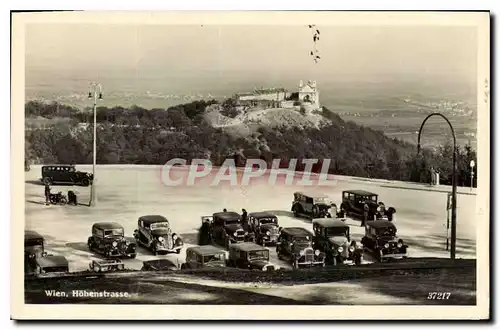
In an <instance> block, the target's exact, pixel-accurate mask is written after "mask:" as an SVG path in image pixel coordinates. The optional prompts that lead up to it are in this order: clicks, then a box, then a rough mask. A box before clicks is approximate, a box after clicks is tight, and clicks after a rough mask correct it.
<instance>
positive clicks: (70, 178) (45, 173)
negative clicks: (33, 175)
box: [41, 165, 94, 186]
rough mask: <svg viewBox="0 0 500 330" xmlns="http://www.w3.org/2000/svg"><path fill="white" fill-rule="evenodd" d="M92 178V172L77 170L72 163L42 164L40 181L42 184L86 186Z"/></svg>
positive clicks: (90, 182)
mask: <svg viewBox="0 0 500 330" xmlns="http://www.w3.org/2000/svg"><path fill="white" fill-rule="evenodd" d="M93 180H94V175H93V174H92V173H87V172H81V171H77V170H76V168H75V166H74V165H46V166H42V178H41V181H42V182H43V183H44V184H50V185H51V184H55V183H63V184H76V185H82V186H88V185H90V184H92V181H93Z"/></svg>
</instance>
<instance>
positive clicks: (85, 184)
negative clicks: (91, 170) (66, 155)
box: [82, 178, 90, 187]
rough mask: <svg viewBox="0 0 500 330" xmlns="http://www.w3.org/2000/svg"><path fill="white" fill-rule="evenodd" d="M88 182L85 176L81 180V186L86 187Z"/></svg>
mask: <svg viewBox="0 0 500 330" xmlns="http://www.w3.org/2000/svg"><path fill="white" fill-rule="evenodd" d="M89 184H90V181H89V179H87V178H85V179H83V180H82V185H83V186H85V187H88V185H89Z"/></svg>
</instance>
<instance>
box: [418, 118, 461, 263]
mask: <svg viewBox="0 0 500 330" xmlns="http://www.w3.org/2000/svg"><path fill="white" fill-rule="evenodd" d="M433 116H439V117H441V118H443V119H444V120H446V122H447V123H448V125H449V126H450V129H451V133H452V135H453V172H452V190H451V249H450V258H451V259H452V260H455V253H456V242H457V177H456V172H457V166H456V164H457V139H456V137H455V130H454V129H453V126H452V125H451V123H450V121H449V120H448V118H446V117H445V116H444V115H443V114H441V113H439V112H435V113H431V114H430V115H428V116H427V117H426V118H425V119H424V121H423V122H422V125H420V130H419V131H418V145H417V153H420V135H421V134H422V129H423V128H424V124H425V122H426V121H427V120H428V119H429V118H431V117H433Z"/></svg>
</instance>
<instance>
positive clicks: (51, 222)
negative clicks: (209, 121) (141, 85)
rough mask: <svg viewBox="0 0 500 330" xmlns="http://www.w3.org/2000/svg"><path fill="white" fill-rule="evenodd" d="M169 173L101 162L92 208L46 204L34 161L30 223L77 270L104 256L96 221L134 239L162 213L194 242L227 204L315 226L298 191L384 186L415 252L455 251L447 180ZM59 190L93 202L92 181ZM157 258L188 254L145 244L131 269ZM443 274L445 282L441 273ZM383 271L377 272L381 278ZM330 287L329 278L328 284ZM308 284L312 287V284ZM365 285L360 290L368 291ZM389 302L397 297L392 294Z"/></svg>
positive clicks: (468, 250)
mask: <svg viewBox="0 0 500 330" xmlns="http://www.w3.org/2000/svg"><path fill="white" fill-rule="evenodd" d="M77 169H79V170H91V166H77ZM173 173H174V176H176V175H181V176H182V175H185V169H184V168H182V167H179V168H174V169H173ZM162 175H164V173H162V170H161V167H160V166H98V167H97V171H96V177H97V182H96V188H97V192H98V204H97V206H96V207H92V208H89V207H88V206H86V205H79V206H69V205H67V206H54V205H52V206H45V205H44V197H43V186H41V185H40V184H39V182H38V179H39V178H40V167H39V166H33V168H32V169H31V171H30V172H27V173H26V184H25V188H26V190H25V196H26V204H25V212H26V225H25V226H26V228H27V229H32V230H36V231H38V232H39V233H40V234H42V235H43V236H45V238H46V244H47V251H48V252H49V253H53V254H62V255H64V256H66V258H67V259H68V260H69V262H70V271H73V272H74V271H83V270H86V269H87V268H88V264H89V262H90V261H91V260H93V259H97V258H99V256H97V255H94V254H93V253H91V252H89V251H88V249H87V244H86V242H87V238H88V237H89V235H90V228H91V226H92V224H93V223H94V222H98V221H116V222H119V223H121V224H122V225H123V226H124V228H125V235H126V236H127V237H128V238H129V239H132V233H133V231H134V229H135V228H136V226H137V218H138V217H139V216H141V215H146V214H162V215H164V216H166V217H167V218H168V219H169V221H170V223H171V226H172V229H173V230H174V231H175V232H176V233H178V234H180V235H181V236H182V237H183V238H184V241H185V243H186V246H190V245H194V244H197V231H198V229H199V227H200V225H201V216H202V215H211V214H212V213H214V212H218V211H221V210H222V209H223V208H227V209H228V210H234V211H237V212H241V209H242V208H245V209H246V210H247V211H248V212H254V211H263V210H267V211H272V212H274V213H275V214H276V215H277V216H278V217H279V223H280V226H282V227H291V226H300V227H304V228H307V229H309V230H312V224H311V221H310V220H306V219H297V218H295V217H293V215H292V214H291V212H290V207H291V202H292V199H293V192H294V191H297V190H299V191H305V192H319V193H324V194H327V195H329V196H331V197H332V199H333V200H334V201H335V202H336V203H337V205H340V197H341V192H342V190H346V189H364V190H369V191H372V192H375V193H378V194H379V200H381V201H383V202H384V203H385V204H386V205H387V206H394V207H395V208H396V210H397V213H396V216H395V223H396V225H397V227H398V233H399V236H400V237H401V238H403V240H404V241H405V242H406V244H408V245H409V253H410V257H444V258H447V257H449V252H447V251H446V250H445V244H446V196H447V194H446V191H447V188H446V187H440V188H439V189H440V190H436V191H427V190H426V189H427V188H426V187H425V186H423V185H417V184H411V183H399V184H397V185H395V184H394V183H391V182H387V181H384V180H381V181H376V180H368V179H364V180H363V179H361V178H359V179H356V178H347V177H333V179H335V181H333V183H334V185H332V186H308V187H305V186H297V185H285V184H283V182H281V181H280V180H279V179H278V182H277V183H276V185H274V186H269V185H268V184H267V179H266V178H265V177H262V178H260V179H253V180H252V181H251V185H249V186H231V185H229V184H227V183H226V184H224V183H222V184H220V185H217V186H211V185H210V183H211V182H212V180H213V177H206V178H203V179H200V180H199V181H197V182H196V185H194V186H188V185H180V186H176V187H173V186H167V185H165V184H164V183H163V182H162V180H161V178H162ZM402 185H404V187H403V186H402ZM417 189H422V190H417ZM59 190H60V191H63V192H64V193H66V192H67V191H68V190H74V191H76V192H77V195H78V199H79V203H81V204H87V203H88V201H89V198H90V196H89V193H90V188H89V187H76V186H74V187H73V186H53V187H52V192H57V191H59ZM448 190H449V189H448ZM457 198H458V201H457V203H458V209H457V223H458V226H457V258H472V259H473V258H475V257H476V224H475V222H474V221H475V220H474V219H475V199H476V196H475V194H474V193H473V192H472V193H471V192H470V190H469V189H459V195H458V197H457ZM348 223H349V224H350V225H351V236H352V238H353V239H355V240H356V241H359V240H360V239H361V237H362V236H363V234H364V229H363V228H362V227H360V226H359V224H360V222H359V221H356V220H348ZM270 251H271V253H270V254H271V261H272V262H273V263H275V264H277V265H279V266H280V267H281V268H284V269H286V268H290V265H288V264H287V263H286V262H284V261H280V260H278V259H277V257H276V253H275V251H274V248H270ZM155 258H168V259H170V260H172V261H174V262H175V263H178V264H180V263H182V262H183V261H184V258H185V253H184V250H183V252H181V254H179V255H176V254H171V255H167V256H156V257H155V256H153V255H152V254H151V253H150V252H149V251H147V250H145V249H142V248H139V249H138V256H137V258H136V259H133V260H125V264H126V267H127V268H129V269H136V270H139V269H140V268H141V267H142V261H144V260H150V259H155ZM370 261H371V260H370V258H369V257H367V258H366V259H365V263H370ZM391 276H392V277H391ZM411 276H413V277H414V278H416V279H417V278H419V279H422V281H424V280H423V278H425V276H423V275H422V274H413V275H411ZM456 276H459V275H456ZM470 276H471V277H467V279H466V278H465V277H464V278H463V280H464V281H469V280H470V281H469V282H470V284H469V285H468V289H467V290H469V291H470V290H472V291H471V292H473V291H474V290H475V289H474V288H473V287H472V286H474V287H475V272H473V271H471V275H470ZM439 278H440V279H441V280H440V281H441V282H439V281H438V280H437V279H439ZM382 279H383V278H380V279H376V281H380V280H382ZM431 279H433V280H432V281H434V283H436V281H438V282H439V283H443V285H444V284H445V282H446V281H448V280H446V281H445V280H444V279H445V275H443V274H442V271H439V272H437V273H434V275H432V276H431V277H430V278H427V280H425V281H430V280H431ZM198 280H199V281H201V279H197V280H196V281H198ZM372 280H374V279H372ZM349 281H351V282H349ZM349 281H342V284H339V283H340V282H338V283H337V284H335V285H333V284H331V285H330V287H332V285H333V287H332V290H334V291H335V290H340V289H338V287H339V286H342V285H345V286H346V288H347V287H349V290H348V291H349V292H351V290H352V289H355V288H357V287H358V286H360V285H361V284H360V283H357V282H356V281H359V280H357V279H352V280H349ZM353 281H354V282H353ZM386 281H393V282H394V283H396V282H398V281H399V282H401V286H400V289H401V288H402V286H404V285H405V284H404V283H405V279H404V278H401V276H400V277H398V275H387V276H386ZM184 282H185V281H184ZM422 283H423V282H422ZM429 283H432V282H429ZM379 284H380V285H382V282H380V283H379ZM303 285H309V284H303ZM419 285H420V282H419ZM422 285H423V284H422ZM428 285H430V284H428ZM219 286H223V287H225V286H226V284H220V283H219ZM325 287H328V285H327V284H325ZM429 289H430V287H429ZM214 290H215V289H214ZM304 290H306V287H304ZM315 290H316V289H315ZM346 290H347V289H346ZM356 290H358V289H356ZM435 290H437V289H435ZM278 291H280V290H278ZM285 291H286V292H288V289H287V290H284V291H283V292H282V293H283V294H286V292H285ZM306 291H310V289H307V290H306ZM280 292H281V291H280ZM346 292H347V291H346ZM358 293H359V294H361V293H362V291H359V292H358ZM350 294H353V293H352V292H351V293H350ZM373 294H375V293H373ZM281 296H282V295H280V297H281ZM283 299H284V298H283ZM353 299H354V298H353ZM366 299H367V301H366V303H370V302H369V301H368V300H370V299H368V298H366ZM374 299H375V298H374ZM381 299H382V298H381ZM328 301H330V300H328ZM353 301H354V300H353ZM370 301H372V303H374V302H373V301H377V300H373V299H372V300H370ZM411 301H413V300H411V299H410V300H408V303H411ZM413 302H414V301H413ZM165 303H168V302H165ZM256 303H260V302H256ZM289 303H290V302H289ZM328 303H329V302H328ZM332 303H333V302H332ZM380 303H384V302H382V301H381V302H380ZM385 303H391V302H390V301H389V300H387V302H385ZM392 303H394V301H392Z"/></svg>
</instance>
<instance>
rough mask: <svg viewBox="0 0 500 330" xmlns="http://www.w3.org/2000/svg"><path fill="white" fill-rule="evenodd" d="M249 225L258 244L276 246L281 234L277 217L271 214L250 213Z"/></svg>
mask: <svg viewBox="0 0 500 330" xmlns="http://www.w3.org/2000/svg"><path fill="white" fill-rule="evenodd" d="M248 223H249V227H250V230H251V231H252V232H253V234H254V235H255V242H256V243H257V244H260V245H262V246H265V245H276V242H278V236H279V232H280V228H279V226H278V217H277V216H276V215H274V214H272V213H269V212H253V213H249V214H248Z"/></svg>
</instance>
